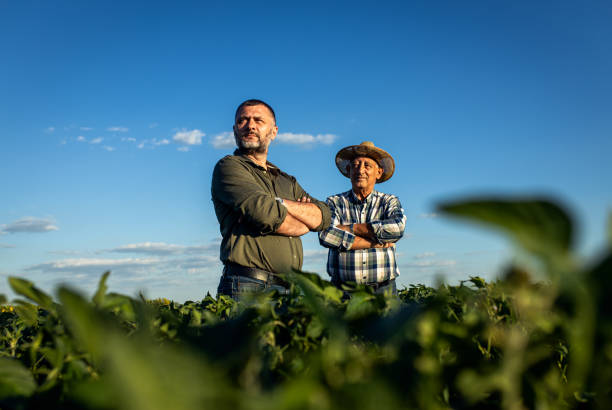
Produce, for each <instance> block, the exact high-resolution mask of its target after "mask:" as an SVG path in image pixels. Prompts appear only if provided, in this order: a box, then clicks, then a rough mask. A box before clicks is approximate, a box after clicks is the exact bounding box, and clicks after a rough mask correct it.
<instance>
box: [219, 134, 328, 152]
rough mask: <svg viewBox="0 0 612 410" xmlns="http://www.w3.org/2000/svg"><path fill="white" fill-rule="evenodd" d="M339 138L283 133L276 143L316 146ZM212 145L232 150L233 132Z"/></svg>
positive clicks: (223, 135)
mask: <svg viewBox="0 0 612 410" xmlns="http://www.w3.org/2000/svg"><path fill="white" fill-rule="evenodd" d="M337 138H338V137H337V136H336V135H334V134H317V135H312V134H295V133H292V132H283V133H280V134H278V135H277V136H276V139H275V141H276V142H277V143H279V144H292V145H316V144H324V145H329V144H332V143H333V142H334V141H335V140H336V139H337ZM210 144H211V145H212V146H213V147H215V148H217V149H224V148H232V147H234V146H235V145H236V140H235V139H234V133H233V132H231V131H226V132H222V133H221V134H217V135H215V136H214V137H213V138H212V139H211V140H210Z"/></svg>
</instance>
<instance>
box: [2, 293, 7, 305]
mask: <svg viewBox="0 0 612 410" xmlns="http://www.w3.org/2000/svg"><path fill="white" fill-rule="evenodd" d="M7 302H8V300H7V299H6V296H5V295H4V294H3V293H0V305H6V303H7Z"/></svg>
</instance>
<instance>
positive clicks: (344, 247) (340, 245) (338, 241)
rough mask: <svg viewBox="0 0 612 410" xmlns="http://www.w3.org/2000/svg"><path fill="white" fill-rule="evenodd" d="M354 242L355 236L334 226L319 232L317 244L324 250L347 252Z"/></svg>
mask: <svg viewBox="0 0 612 410" xmlns="http://www.w3.org/2000/svg"><path fill="white" fill-rule="evenodd" d="M354 242H355V235H353V234H352V233H350V232H346V231H344V230H342V229H338V228H336V227H335V226H330V227H329V228H327V229H325V230H323V231H321V232H319V243H320V244H321V246H325V247H326V248H332V249H338V250H341V251H348V250H349V249H351V246H353V243H354Z"/></svg>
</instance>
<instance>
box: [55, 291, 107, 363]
mask: <svg viewBox="0 0 612 410" xmlns="http://www.w3.org/2000/svg"><path fill="white" fill-rule="evenodd" d="M58 297H59V300H60V302H61V303H62V310H61V312H62V316H63V318H64V320H65V321H66V323H67V324H68V327H69V328H70V330H71V331H72V333H73V334H74V336H75V338H76V339H77V340H78V341H79V342H80V343H81V344H82V345H83V347H84V350H86V351H88V352H90V353H92V354H93V355H94V358H98V357H99V356H100V352H101V349H102V345H103V343H104V340H105V336H106V335H105V333H106V332H105V329H104V328H103V327H102V326H101V323H100V322H102V320H101V318H100V317H99V316H98V315H96V312H95V311H94V309H93V307H92V306H91V305H90V304H89V303H88V302H87V301H86V300H85V299H84V298H83V297H82V296H81V295H79V294H78V293H76V292H74V291H72V290H70V289H68V288H65V287H62V288H60V289H59V291H58Z"/></svg>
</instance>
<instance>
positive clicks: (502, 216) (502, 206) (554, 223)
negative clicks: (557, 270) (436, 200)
mask: <svg viewBox="0 0 612 410" xmlns="http://www.w3.org/2000/svg"><path fill="white" fill-rule="evenodd" d="M438 211H439V212H442V213H445V214H447V215H450V216H454V217H458V218H464V219H468V220H472V221H474V222H480V223H483V224H486V225H489V226H491V227H493V228H496V229H500V230H502V231H505V232H506V233H507V234H509V235H510V237H511V238H512V239H514V240H515V241H516V242H517V243H518V244H519V245H520V246H522V247H523V248H524V249H526V250H528V251H530V252H533V253H534V254H538V255H541V256H546V257H551V256H553V257H554V256H558V255H559V254H567V253H569V251H570V249H571V247H572V245H573V229H572V221H571V219H570V217H569V216H568V214H567V213H566V212H565V211H564V210H563V208H561V207H560V206H559V205H558V204H556V203H555V202H554V201H551V200H547V199H499V198H483V199H479V198H476V199H472V200H468V201H461V202H448V203H444V204H441V205H440V206H438Z"/></svg>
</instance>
